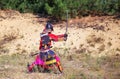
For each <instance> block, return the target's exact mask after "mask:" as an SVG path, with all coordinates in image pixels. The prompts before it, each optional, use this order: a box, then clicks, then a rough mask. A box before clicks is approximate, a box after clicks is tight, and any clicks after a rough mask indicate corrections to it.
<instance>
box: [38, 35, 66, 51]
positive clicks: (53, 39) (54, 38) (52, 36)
mask: <svg viewBox="0 0 120 79" xmlns="http://www.w3.org/2000/svg"><path fill="white" fill-rule="evenodd" d="M48 36H49V37H50V39H52V41H58V39H59V38H61V37H64V34H61V35H55V34H52V33H50V34H48ZM50 46H51V43H50ZM41 48H42V41H41V40H40V45H39V50H40V49H41Z"/></svg>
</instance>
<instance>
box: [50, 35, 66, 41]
mask: <svg viewBox="0 0 120 79" xmlns="http://www.w3.org/2000/svg"><path fill="white" fill-rule="evenodd" d="M49 36H50V38H51V40H53V41H65V40H66V38H67V35H66V34H61V35H55V34H49Z"/></svg>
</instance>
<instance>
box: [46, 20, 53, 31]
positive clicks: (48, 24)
mask: <svg viewBox="0 0 120 79" xmlns="http://www.w3.org/2000/svg"><path fill="white" fill-rule="evenodd" d="M45 31H46V32H52V31H53V26H52V25H51V24H50V23H49V22H48V23H47V24H46V26H45Z"/></svg>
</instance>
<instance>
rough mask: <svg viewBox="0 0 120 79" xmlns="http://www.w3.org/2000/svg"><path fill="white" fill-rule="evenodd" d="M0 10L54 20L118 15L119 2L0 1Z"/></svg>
mask: <svg viewBox="0 0 120 79" xmlns="http://www.w3.org/2000/svg"><path fill="white" fill-rule="evenodd" d="M0 9H14V10H18V11H20V12H33V13H42V14H45V15H50V16H52V17H55V18H56V19H65V16H66V10H68V11H69V16H70V17H72V18H74V17H76V16H79V17H80V16H87V15H114V14H119V13H120V0H0Z"/></svg>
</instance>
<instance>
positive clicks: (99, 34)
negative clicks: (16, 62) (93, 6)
mask: <svg viewBox="0 0 120 79" xmlns="http://www.w3.org/2000/svg"><path fill="white" fill-rule="evenodd" d="M45 24H46V19H45V18H39V16H37V15H33V14H20V13H19V12H16V11H0V40H1V41H0V43H1V48H3V49H4V50H1V54H2V53H9V54H11V53H16V52H17V53H20V52H22V53H24V52H27V53H29V52H32V51H37V50H38V47H39V40H40V38H39V34H40V32H41V31H42V30H43V28H44V26H45ZM53 26H54V34H64V33H65V29H66V23H65V22H64V23H63V24H62V23H59V24H54V25H53ZM56 26H57V27H56ZM119 31H120V20H115V19H112V17H104V16H103V17H90V16H89V17H85V18H81V19H71V20H69V26H68V35H69V36H68V40H67V41H64V42H56V43H53V46H54V47H59V48H68V49H78V50H80V49H82V48H85V49H86V50H89V51H91V52H108V51H111V50H112V51H114V50H119V49H120V34H119ZM12 35H13V39H14V37H15V39H14V40H11V41H9V40H7V39H10V38H12ZM5 38H6V39H5ZM6 40H7V41H6ZM100 49H101V50H102V51H99V50H100ZM5 50H7V51H5ZM118 53H119V51H118Z"/></svg>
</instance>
